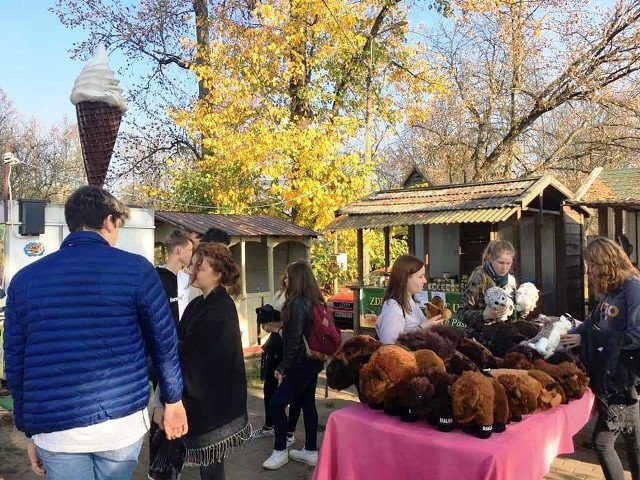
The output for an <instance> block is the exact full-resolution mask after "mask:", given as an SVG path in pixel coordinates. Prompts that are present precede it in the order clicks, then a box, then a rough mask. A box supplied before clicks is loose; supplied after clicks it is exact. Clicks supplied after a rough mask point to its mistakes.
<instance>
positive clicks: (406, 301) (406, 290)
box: [376, 255, 443, 343]
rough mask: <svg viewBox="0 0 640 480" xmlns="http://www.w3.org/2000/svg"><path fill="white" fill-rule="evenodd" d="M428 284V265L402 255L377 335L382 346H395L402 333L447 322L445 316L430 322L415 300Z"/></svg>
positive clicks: (395, 266)
mask: <svg viewBox="0 0 640 480" xmlns="http://www.w3.org/2000/svg"><path fill="white" fill-rule="evenodd" d="M426 282H427V280H426V278H425V267H424V262H423V261H422V260H420V259H419V258H416V257H414V256H413V255H401V256H400V257H398V258H397V259H396V261H395V262H394V263H393V266H392V267H391V273H390V275H389V283H388V284H387V288H386V290H385V292H384V298H383V302H382V310H381V311H380V315H379V316H378V320H377V321H376V333H377V335H378V338H379V339H380V341H381V342H382V343H395V342H396V340H397V339H398V337H399V336H400V334H401V333H406V332H412V331H414V330H416V329H418V328H428V327H430V326H432V325H437V324H441V323H442V322H443V318H442V316H441V315H437V316H435V317H432V318H429V319H428V318H427V317H426V316H425V315H424V313H423V312H422V309H421V308H420V305H419V304H418V302H417V301H416V300H415V297H414V296H415V294H416V293H418V292H420V291H421V290H422V288H423V287H424V284H425V283H426Z"/></svg>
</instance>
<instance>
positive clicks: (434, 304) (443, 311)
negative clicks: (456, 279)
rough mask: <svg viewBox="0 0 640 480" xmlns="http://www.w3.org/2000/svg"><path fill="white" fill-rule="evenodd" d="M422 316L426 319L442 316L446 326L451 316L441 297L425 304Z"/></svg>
mask: <svg viewBox="0 0 640 480" xmlns="http://www.w3.org/2000/svg"><path fill="white" fill-rule="evenodd" d="M424 314H425V316H426V317H427V318H433V317H436V316H438V315H442V320H443V323H444V324H448V323H449V320H450V319H451V316H452V315H453V314H452V312H451V310H450V309H448V308H447V307H446V304H445V303H444V300H443V299H442V297H433V298H432V299H431V301H430V302H427V303H426V304H425V306H424Z"/></svg>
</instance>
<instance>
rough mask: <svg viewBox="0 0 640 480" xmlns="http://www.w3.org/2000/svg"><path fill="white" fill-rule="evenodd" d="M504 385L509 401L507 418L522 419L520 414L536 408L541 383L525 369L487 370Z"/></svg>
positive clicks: (516, 420) (533, 410)
mask: <svg viewBox="0 0 640 480" xmlns="http://www.w3.org/2000/svg"><path fill="white" fill-rule="evenodd" d="M489 373H490V374H491V376H492V377H494V378H495V379H497V380H498V382H500V384H501V385H502V386H503V387H504V390H505V392H506V394H507V400H508V402H509V419H510V420H512V421H514V422H519V421H520V420H522V415H525V414H528V413H534V412H536V411H537V410H538V398H539V397H540V394H541V392H542V385H541V384H540V382H538V381H537V380H535V379H534V378H533V377H530V376H529V375H527V373H526V371H525V370H510V369H496V370H491V371H490V372H489Z"/></svg>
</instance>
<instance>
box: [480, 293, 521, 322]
mask: <svg viewBox="0 0 640 480" xmlns="http://www.w3.org/2000/svg"><path fill="white" fill-rule="evenodd" d="M484 301H485V303H486V304H487V306H489V307H491V308H493V309H494V310H498V309H500V308H502V307H507V310H506V313H505V314H504V315H503V316H502V317H500V318H497V319H496V320H498V321H499V322H504V321H505V320H506V319H507V318H508V317H509V316H510V315H511V314H512V313H513V310H514V308H515V307H514V305H513V300H511V297H510V296H509V295H508V294H507V292H506V291H505V290H504V288H501V287H491V288H489V289H488V290H487V291H486V292H485V293H484Z"/></svg>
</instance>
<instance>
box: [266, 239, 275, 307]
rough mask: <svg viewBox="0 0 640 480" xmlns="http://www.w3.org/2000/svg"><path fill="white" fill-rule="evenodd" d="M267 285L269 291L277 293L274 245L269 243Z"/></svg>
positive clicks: (273, 293) (272, 293)
mask: <svg viewBox="0 0 640 480" xmlns="http://www.w3.org/2000/svg"><path fill="white" fill-rule="evenodd" d="M267 275H268V279H267V282H268V283H267V286H268V288H269V293H271V295H275V293H276V291H275V269H274V265H273V245H267Z"/></svg>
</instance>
